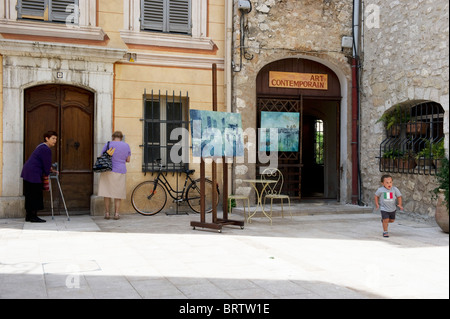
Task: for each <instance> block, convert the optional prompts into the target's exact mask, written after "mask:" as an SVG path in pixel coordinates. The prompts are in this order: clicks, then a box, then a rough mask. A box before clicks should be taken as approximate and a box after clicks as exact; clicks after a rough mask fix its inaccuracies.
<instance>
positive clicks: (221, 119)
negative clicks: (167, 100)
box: [190, 110, 244, 158]
mask: <svg viewBox="0 0 450 319" xmlns="http://www.w3.org/2000/svg"><path fill="white" fill-rule="evenodd" d="M190 118H191V119H190V120H191V133H192V154H193V156H194V157H203V158H210V157H223V156H225V157H236V156H244V138H243V132H242V118H241V114H238V113H226V112H214V111H200V110H190Z"/></svg>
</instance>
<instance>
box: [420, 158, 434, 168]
mask: <svg viewBox="0 0 450 319" xmlns="http://www.w3.org/2000/svg"><path fill="white" fill-rule="evenodd" d="M417 161H418V163H417V165H419V166H421V167H423V168H425V169H428V168H434V161H433V159H431V158H425V157H419V158H418V159H417Z"/></svg>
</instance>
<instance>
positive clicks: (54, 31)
mask: <svg viewBox="0 0 450 319" xmlns="http://www.w3.org/2000/svg"><path fill="white" fill-rule="evenodd" d="M0 33H9V34H20V35H33V36H44V37H57V38H69V39H82V40H94V41H103V40H104V38H105V35H106V34H105V32H103V30H102V28H100V27H90V26H74V27H67V26H66V25H63V24H55V23H47V22H45V23H44V22H32V21H11V20H7V19H0Z"/></svg>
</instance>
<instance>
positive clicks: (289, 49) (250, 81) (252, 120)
mask: <svg viewBox="0 0 450 319" xmlns="http://www.w3.org/2000/svg"><path fill="white" fill-rule="evenodd" d="M237 2H238V1H235V12H234V39H233V40H234V49H233V62H234V70H235V71H236V72H234V74H233V107H234V109H233V111H237V112H239V113H241V114H242V119H243V128H244V130H245V129H246V128H257V117H256V116H257V114H256V108H255V107H256V77H257V75H258V72H259V71H260V70H261V69H262V68H263V67H264V66H265V65H267V64H269V63H270V62H273V61H277V60H281V59H286V58H292V57H298V58H304V59H311V60H314V61H317V62H320V63H322V64H325V65H326V66H328V67H330V68H331V69H332V70H333V71H335V72H336V73H337V74H338V75H339V76H340V80H341V87H342V90H344V91H345V92H343V96H346V97H347V96H348V98H347V99H343V102H342V105H341V112H343V113H344V114H345V116H346V115H347V114H350V110H351V98H350V96H351V94H350V91H349V90H350V89H351V67H350V64H349V60H348V57H349V56H351V51H347V50H344V51H343V50H342V48H341V39H342V37H343V36H351V34H352V31H351V26H352V10H353V8H352V3H353V1H352V0H340V1H330V0H323V1H317V0H259V1H251V2H252V5H253V9H252V11H251V12H250V13H248V14H246V15H245V16H244V32H245V33H244V36H245V43H244V46H245V48H246V49H247V55H246V56H247V58H249V59H246V56H244V57H243V62H242V66H241V65H240V39H241V36H242V35H243V32H242V31H243V30H242V28H241V16H242V13H241V12H239V11H238V9H237ZM251 57H252V58H251ZM250 58H251V59H250ZM342 126H343V131H344V134H343V138H344V141H343V142H341V143H342V144H343V147H344V149H350V144H349V140H348V138H347V136H350V128H351V126H350V117H348V122H344V123H342ZM248 159H249V156H247V157H246V158H245V162H244V163H238V164H237V165H236V166H235V173H234V174H235V185H234V186H235V189H234V190H235V191H237V192H238V193H241V192H246V191H250V188H249V187H247V186H248V185H246V184H245V183H242V179H245V178H255V175H256V168H255V165H252V164H251V163H250V164H248ZM341 165H342V167H343V171H344V174H343V178H342V181H341V201H342V202H346V201H347V202H348V201H349V200H350V199H349V196H350V193H351V190H350V189H349V188H348V185H350V184H351V182H350V181H351V176H350V175H349V172H350V170H351V165H350V153H348V152H345V155H344V156H343V160H341Z"/></svg>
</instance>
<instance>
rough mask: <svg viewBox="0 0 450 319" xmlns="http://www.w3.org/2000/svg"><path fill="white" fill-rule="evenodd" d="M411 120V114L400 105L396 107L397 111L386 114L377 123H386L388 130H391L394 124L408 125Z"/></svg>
mask: <svg viewBox="0 0 450 319" xmlns="http://www.w3.org/2000/svg"><path fill="white" fill-rule="evenodd" d="M409 119H410V115H409V112H407V111H405V109H404V108H402V107H401V106H400V105H399V104H397V105H395V109H393V110H391V111H387V112H385V113H384V114H383V115H382V116H381V117H380V119H379V120H378V121H377V123H379V122H384V124H385V125H386V129H388V130H389V129H390V128H391V127H392V126H393V125H394V124H401V123H406V122H408V121H409Z"/></svg>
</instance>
